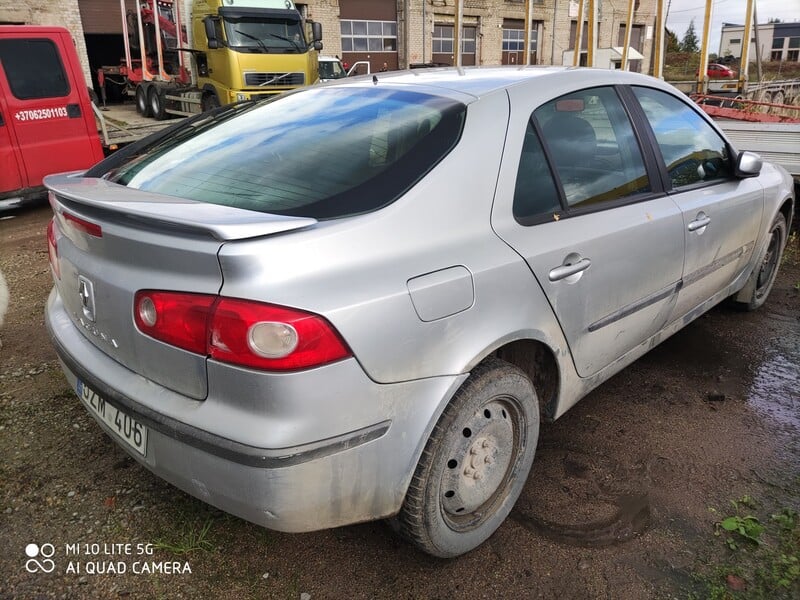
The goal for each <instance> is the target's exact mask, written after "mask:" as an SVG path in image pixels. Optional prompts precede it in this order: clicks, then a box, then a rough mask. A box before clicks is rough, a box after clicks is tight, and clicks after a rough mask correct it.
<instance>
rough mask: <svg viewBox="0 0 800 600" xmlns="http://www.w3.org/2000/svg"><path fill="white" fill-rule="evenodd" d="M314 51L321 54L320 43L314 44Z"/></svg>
mask: <svg viewBox="0 0 800 600" xmlns="http://www.w3.org/2000/svg"><path fill="white" fill-rule="evenodd" d="M314 50H316V51H317V52H322V42H314Z"/></svg>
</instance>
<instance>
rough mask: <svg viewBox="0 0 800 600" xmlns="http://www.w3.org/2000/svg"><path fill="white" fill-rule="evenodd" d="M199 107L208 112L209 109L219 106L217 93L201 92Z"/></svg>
mask: <svg viewBox="0 0 800 600" xmlns="http://www.w3.org/2000/svg"><path fill="white" fill-rule="evenodd" d="M200 107H201V108H202V109H203V112H208V111H209V110H214V109H215V108H219V107H220V104H219V98H217V95H216V94H213V93H206V94H203V98H202V99H201V101H200Z"/></svg>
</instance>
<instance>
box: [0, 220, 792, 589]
mask: <svg viewBox="0 0 800 600" xmlns="http://www.w3.org/2000/svg"><path fill="white" fill-rule="evenodd" d="M1 216H2V215H0V217H1ZM48 219H49V209H48V208H47V207H39V208H34V209H29V210H26V211H21V212H19V213H16V214H15V215H13V218H6V219H2V220H0V269H1V270H2V271H3V273H4V274H5V277H6V279H7V280H8V285H9V287H10V291H11V305H10V308H9V312H8V314H7V315H6V322H5V325H4V326H3V328H2V329H0V340H2V344H3V345H2V350H0V456H2V457H3V460H2V462H0V548H3V549H4V551H3V552H2V554H0V574H2V579H1V580H0V598H26V599H27V598H221V597H229V598H295V599H297V598H300V599H301V600H309V599H310V598H342V597H352V598H452V597H469V598H497V597H525V598H614V599H634V598H647V597H654V598H671V597H687V595H689V594H692V593H694V594H697V595H698V596H699V597H704V596H705V595H706V592H705V591H704V590H706V588H705V587H703V586H704V585H705V583H704V580H703V578H702V574H703V573H708V572H709V569H713V567H714V565H718V564H723V563H727V562H730V559H731V555H730V551H729V550H727V549H726V548H725V546H724V544H722V543H721V540H720V539H719V538H718V537H716V536H715V535H714V533H715V524H716V523H717V522H718V521H719V519H720V514H721V513H724V512H725V511H726V510H730V506H731V505H730V501H731V500H733V499H737V498H742V497H744V496H749V497H751V498H753V499H754V502H755V503H756V505H757V507H758V508H757V509H758V510H759V511H761V512H762V513H764V514H768V513H769V512H770V511H772V510H776V509H779V508H782V507H788V508H793V509H794V510H800V505H799V504H800V503H799V502H798V497H800V494H799V492H800V478H799V477H798V473H800V468H799V467H800V442H799V441H798V440H800V435H798V434H799V433H800V417H798V408H799V407H800V397H799V394H800V392H799V391H798V390H800V375H798V373H799V372H800V292H798V285H799V284H800V260H799V259H798V254H800V251H798V249H797V248H793V250H792V254H791V256H789V258H788V259H787V260H786V261H785V264H784V266H783V269H782V272H781V274H780V276H779V279H778V281H777V284H776V287H775V289H774V290H773V293H772V296H771V298H770V299H769V301H768V302H767V304H766V305H765V306H764V307H763V309H762V310H760V311H758V312H756V313H749V314H746V313H739V312H733V311H730V310H728V309H725V308H721V307H720V308H716V309H714V310H713V311H711V312H710V313H709V314H707V315H705V316H703V317H701V318H700V319H699V320H698V321H696V322H695V323H694V324H692V325H690V326H689V327H688V328H686V329H684V330H683V331H682V332H680V333H678V334H676V335H675V336H673V337H672V338H671V339H670V340H668V341H666V342H665V343H663V344H661V345H660V346H659V347H658V348H656V349H655V350H653V351H652V352H650V353H649V354H648V355H647V356H645V357H644V358H642V359H641V360H639V361H638V362H637V363H636V364H634V365H632V366H631V367H629V368H628V369H626V370H625V371H623V372H622V373H620V374H619V375H617V376H616V377H614V378H613V379H612V380H610V381H609V382H607V383H606V384H604V385H603V386H601V387H600V388H599V389H598V390H596V391H595V392H593V393H592V394H591V395H590V396H588V397H587V398H586V399H584V400H582V401H581V402H580V403H579V404H578V405H577V406H576V407H575V408H573V409H572V410H570V411H569V412H568V413H567V414H566V415H565V416H564V417H562V418H561V419H559V420H558V421H557V422H555V423H553V424H549V425H545V426H544V427H543V430H542V435H541V438H540V446H539V450H538V453H537V458H536V462H535V464H534V470H533V473H532V475H531V477H530V479H529V481H528V483H527V486H526V488H525V490H524V492H523V494H522V497H521V498H520V501H519V503H518V505H517V507H516V508H515V510H514V512H513V513H512V517H511V518H510V519H509V520H508V521H507V522H506V523H505V524H504V525H503V526H502V527H501V528H500V529H499V530H498V532H497V533H496V534H495V535H494V536H493V537H492V538H491V539H490V540H489V542H488V543H486V544H484V545H483V546H482V547H480V548H479V549H477V550H475V551H474V552H472V553H470V554H468V555H466V556H464V557H461V558H459V559H456V560H450V561H443V560H437V559H433V558H430V557H428V556H425V555H422V554H420V553H418V552H417V551H415V550H414V549H413V548H411V547H410V546H408V545H406V544H405V543H404V542H402V541H400V540H399V539H397V538H396V537H395V536H394V535H393V534H392V533H391V531H390V530H389V528H388V527H386V526H385V525H384V524H383V523H367V524H363V525H356V526H351V527H346V528H341V529H335V530H329V531H322V532H317V533H309V534H302V535H289V534H282V533H276V532H271V531H268V530H265V529H262V528H260V527H257V526H255V525H252V524H250V523H247V522H245V521H242V520H239V519H237V518H235V517H231V516H229V515H226V514H224V513H221V512H219V511H217V510H215V509H213V508H212V507H209V506H208V505H205V504H203V503H202V502H200V501H198V500H195V499H194V498H192V497H190V496H187V495H185V494H183V493H182V492H180V491H178V490H176V489H175V488H173V487H171V486H170V485H168V484H166V483H164V482H163V481H161V480H159V479H158V478H156V477H155V476H153V475H151V474H150V473H149V472H148V471H146V470H145V469H143V468H141V467H139V466H138V465H137V464H136V463H135V462H134V461H133V460H131V459H130V458H128V456H127V455H126V454H125V452H123V451H122V450H121V449H119V448H118V447H117V446H116V445H115V444H114V443H113V442H111V440H110V439H109V438H108V437H107V436H106V435H104V434H103V433H102V431H101V430H100V429H99V427H98V426H97V425H96V424H95V423H94V421H93V420H92V419H91V418H90V417H89V415H88V414H87V413H86V411H85V410H84V409H83V408H82V406H81V405H80V403H79V401H78V399H77V398H76V397H75V395H74V393H73V391H72V390H71V389H69V387H68V385H67V383H66V381H65V379H64V378H63V376H62V375H61V372H60V369H59V366H58V362H57V360H56V358H55V354H54V352H53V350H52V348H51V346H50V343H49V340H48V337H47V334H46V332H45V329H44V325H43V317H42V314H43V308H44V302H45V299H46V296H47V294H48V292H49V289H50V286H51V281H50V274H49V269H48V264H47V248H46V241H45V228H46V225H47V221H48ZM710 508H716V509H717V510H718V511H719V512H717V513H715V512H712V511H711V510H709V509H710ZM31 544H36V545H37V547H35V548H34V547H32V546H30V545H31ZM51 550H52V554H51ZM26 551H27V552H28V553H27V554H26ZM31 555H33V560H35V561H37V562H30V556H31ZM48 561H51V562H48ZM51 566H52V569H51ZM26 567H27V568H26ZM30 570H34V571H36V572H34V573H31V572H29V571H30ZM188 571H190V572H188ZM794 591H795V590H794V589H793V590H791V591H790V593H793V592H794ZM797 591H798V592H800V590H797Z"/></svg>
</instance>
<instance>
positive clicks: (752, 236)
mask: <svg viewBox="0 0 800 600" xmlns="http://www.w3.org/2000/svg"><path fill="white" fill-rule="evenodd" d="M633 90H634V93H635V94H636V97H637V99H638V100H639V103H640V105H641V106H642V108H643V109H644V111H645V113H646V114H647V117H648V121H649V122H650V125H651V127H652V128H653V133H654V134H655V137H656V141H657V145H658V147H659V150H660V152H661V154H662V156H663V158H664V163H665V167H666V171H667V177H668V178H669V182H670V185H671V186H672V199H673V200H674V201H675V203H676V204H677V205H678V207H679V208H680V209H681V211H682V213H683V220H684V223H683V225H684V239H685V246H686V259H685V263H684V268H683V274H682V285H681V291H680V294H679V296H678V303H677V305H676V307H675V315H674V317H675V318H680V317H683V316H684V315H686V314H687V313H689V312H691V311H692V310H693V309H695V308H697V307H698V306H700V305H701V304H702V303H704V302H705V301H706V300H708V299H710V298H711V297H712V296H714V295H715V294H717V293H718V292H720V291H722V290H723V289H725V287H727V286H728V285H729V284H731V283H732V282H733V281H734V280H735V279H736V278H737V277H738V276H739V275H740V274H741V273H742V270H743V269H744V268H745V267H746V266H747V264H748V262H749V259H750V256H751V255H752V253H753V250H754V247H755V242H756V237H757V235H758V230H759V225H760V223H761V218H762V215H761V213H762V211H763V205H764V191H763V189H762V187H761V185H760V184H759V183H758V181H756V180H755V179H737V178H735V177H734V176H733V157H732V155H731V151H730V150H729V149H728V146H727V143H726V142H725V140H724V139H723V138H722V137H721V136H720V135H719V134H718V133H717V132H716V131H714V129H713V128H712V127H711V125H709V124H708V123H707V122H706V121H705V119H703V118H702V117H701V116H700V115H699V114H698V113H697V112H696V110H695V108H693V107H692V106H689V105H688V104H687V103H686V102H684V101H683V100H682V99H679V98H677V97H675V96H672V95H670V94H668V93H666V92H663V91H660V90H654V89H650V88H644V87H634V88H633Z"/></svg>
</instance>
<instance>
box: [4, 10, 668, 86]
mask: <svg viewBox="0 0 800 600" xmlns="http://www.w3.org/2000/svg"><path fill="white" fill-rule="evenodd" d="M181 1H182V2H183V3H184V4H185V5H186V9H185V10H184V11H183V14H184V15H188V14H189V8H190V6H191V0H181ZM125 2H126V6H128V7H131V8H132V7H133V6H134V0H125ZM597 3H598V7H599V8H598V19H597V21H598V22H597V34H598V47H599V48H610V47H613V46H617V47H618V46H622V45H623V39H624V35H625V19H626V13H627V6H628V1H627V0H597ZM455 4H456V2H455V0H306V1H305V2H298V3H297V6H298V8H299V9H300V10H301V11H302V12H303V13H304V14H305V15H306V16H307V17H308V18H310V19H313V20H315V21H319V22H320V23H322V26H323V40H324V50H323V54H328V55H338V56H340V57H341V58H342V59H343V60H344V61H346V62H348V63H351V64H352V63H354V62H356V61H358V60H368V61H369V62H370V64H371V68H372V70H373V71H377V70H379V69H380V68H381V67H382V66H383V64H384V63H386V64H387V66H388V68H389V69H405V68H407V67H408V66H409V65H410V64H414V63H430V62H434V63H444V64H454V62H455V55H454V48H453V45H454V44H453V37H454V36H453V33H454V31H453V29H454V27H453V23H454V14H455ZM525 4H526V2H525V0H464V12H463V22H462V25H463V38H462V43H461V48H462V50H461V53H462V54H461V56H462V64H463V65H497V64H523V63H524V62H525V56H524V22H525ZM655 4H656V3H655V0H637V1H636V8H635V12H634V26H633V29H632V30H631V46H632V47H633V48H634V49H636V50H637V51H639V52H640V53H641V54H642V55H643V60H639V61H633V62H632V64H631V68H632V69H633V70H641V71H645V72H646V71H648V70H650V57H651V55H652V47H653V41H654V39H653V38H654V36H653V31H654V24H655ZM532 6H533V11H532V21H533V34H532V39H531V48H530V52H531V61H530V62H531V63H532V64H545V65H549V64H555V65H560V64H564V63H565V62H566V63H567V64H572V59H571V56H572V55H571V51H572V49H573V47H574V41H575V34H576V29H577V23H578V16H577V13H578V2H577V1H574V0H533V5H532ZM584 22H585V21H584ZM0 23H20V24H34V25H56V24H58V25H64V26H65V27H67V28H68V29H70V30H71V31H72V33H73V37H74V39H75V43H76V46H77V48H78V55H79V56H80V58H81V63H82V65H83V67H84V72H85V73H86V76H87V81H89V79H90V77H91V76H92V74H93V73H94V71H95V70H96V69H97V67H99V66H101V65H104V64H106V65H107V64H117V63H118V62H119V59H120V57H121V56H122V55H123V49H122V48H123V46H122V23H121V17H120V2H119V0H60V1H59V2H53V1H52V0H13V2H12V1H11V0H0ZM585 35H586V27H585V26H584V36H585ZM585 49H586V44H585V41H584V44H583V50H584V52H583V54H585ZM597 66H609V65H600V64H598V65H597Z"/></svg>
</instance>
